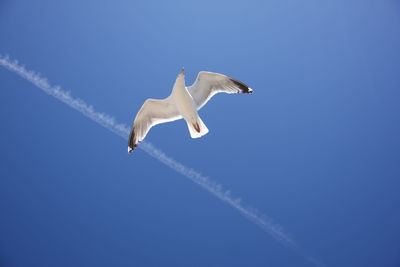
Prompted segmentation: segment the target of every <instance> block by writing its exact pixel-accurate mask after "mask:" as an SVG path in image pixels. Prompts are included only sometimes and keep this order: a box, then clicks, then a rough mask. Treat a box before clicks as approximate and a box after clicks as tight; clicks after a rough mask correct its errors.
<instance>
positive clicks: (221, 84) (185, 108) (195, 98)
mask: <svg viewBox="0 0 400 267" xmlns="http://www.w3.org/2000/svg"><path fill="white" fill-rule="evenodd" d="M252 92H253V90H252V89H251V88H250V87H248V86H247V85H246V84H244V83H242V82H240V81H238V80H235V79H233V78H230V77H228V76H225V75H223V74H219V73H214V72H207V71H201V72H199V74H198V75H197V79H196V81H195V82H194V84H193V85H192V86H188V87H186V85H185V72H184V69H183V68H182V70H181V72H180V73H179V75H178V77H177V78H176V81H175V84H174V87H173V88H172V92H171V95H169V96H168V97H167V98H165V99H150V98H149V99H147V100H146V101H145V102H144V104H143V105H142V107H141V108H140V110H139V112H138V114H137V115H136V118H135V120H134V123H133V126H132V129H131V133H130V136H129V141H128V153H131V152H132V151H133V150H134V149H135V148H136V147H137V146H138V144H139V143H140V142H141V141H143V139H144V138H145V137H146V135H147V133H148V132H149V130H150V128H151V127H153V126H154V125H157V124H160V123H164V122H170V121H176V120H179V119H182V118H183V119H184V120H185V121H186V123H187V126H188V128H189V133H190V136H191V137H192V138H198V137H201V136H203V135H205V134H207V133H208V128H207V126H206V125H205V124H204V122H203V121H202V120H201V118H200V116H199V114H198V113H197V111H198V110H200V109H201V108H202V107H203V106H204V105H205V104H206V103H207V102H208V100H210V98H211V97H212V96H214V95H215V94H217V93H228V94H234V93H245V94H250V93H252Z"/></svg>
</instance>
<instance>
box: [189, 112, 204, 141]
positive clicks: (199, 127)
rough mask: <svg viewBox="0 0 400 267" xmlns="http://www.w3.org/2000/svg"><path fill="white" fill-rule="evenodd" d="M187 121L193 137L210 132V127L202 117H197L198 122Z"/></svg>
mask: <svg viewBox="0 0 400 267" xmlns="http://www.w3.org/2000/svg"><path fill="white" fill-rule="evenodd" d="M186 123H187V125H188V128H189V132H190V136H191V137H192V138H199V137H202V136H203V135H205V134H207V133H208V128H207V126H206V125H205V124H204V122H203V121H202V120H201V118H200V117H198V118H197V121H196V122H190V121H186Z"/></svg>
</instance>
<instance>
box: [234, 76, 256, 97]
mask: <svg viewBox="0 0 400 267" xmlns="http://www.w3.org/2000/svg"><path fill="white" fill-rule="evenodd" d="M230 79H231V81H232V82H233V83H234V84H235V85H236V86H237V87H239V89H240V91H241V93H244V94H251V93H253V90H252V89H251V88H250V87H249V86H248V85H247V84H245V83H242V82H241V81H238V80H235V79H233V78H230Z"/></svg>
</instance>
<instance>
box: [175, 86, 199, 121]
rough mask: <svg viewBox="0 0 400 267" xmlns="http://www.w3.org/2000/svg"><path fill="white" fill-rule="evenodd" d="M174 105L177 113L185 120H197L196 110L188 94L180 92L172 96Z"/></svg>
mask: <svg viewBox="0 0 400 267" xmlns="http://www.w3.org/2000/svg"><path fill="white" fill-rule="evenodd" d="M174 99H175V104H176V106H177V108H178V110H179V113H180V114H181V115H182V117H183V118H184V119H186V120H193V119H195V118H197V116H198V115H197V109H196V106H195V104H194V101H193V99H192V97H191V96H190V95H189V93H187V92H186V94H185V92H180V93H177V94H175V95H174Z"/></svg>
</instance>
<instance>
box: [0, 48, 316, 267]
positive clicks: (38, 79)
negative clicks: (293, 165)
mask: <svg viewBox="0 0 400 267" xmlns="http://www.w3.org/2000/svg"><path fill="white" fill-rule="evenodd" d="M0 65H1V66H3V67H4V68H6V69H8V70H10V71H12V72H14V73H16V74H18V75H19V76H21V77H22V78H24V79H25V80H27V81H29V82H30V83H32V84H34V85H35V86H36V87H38V88H39V89H41V90H43V91H44V92H45V93H47V94H49V95H51V96H52V97H54V98H56V99H58V100H60V101H61V102H63V103H65V104H67V105H68V106H69V107H71V108H73V109H75V110H77V111H78V112H80V113H82V114H83V115H85V116H86V117H88V118H90V119H91V120H93V121H95V122H97V123H98V124H100V125H101V126H103V127H104V128H106V129H108V130H110V131H111V132H113V133H115V134H117V135H119V136H120V137H122V138H124V139H125V140H127V139H128V137H129V132H130V129H129V128H128V127H127V126H126V125H125V124H122V123H118V122H117V121H116V120H115V119H114V118H113V117H111V116H110V115H108V114H105V113H100V112H97V111H96V110H95V109H94V108H93V107H92V106H91V105H89V104H87V103H86V102H85V101H83V100H82V99H79V98H74V97H72V96H71V94H70V93H69V92H67V91H64V90H63V89H61V87H60V86H53V85H51V84H50V83H49V82H48V80H47V79H45V78H43V77H42V76H41V75H40V74H39V73H36V72H33V71H31V70H27V69H25V67H24V66H23V65H20V64H19V63H18V61H16V60H10V59H9V57H8V56H2V55H0ZM139 148H141V149H143V150H144V151H145V152H147V153H148V154H149V155H150V156H152V157H154V158H155V159H157V160H158V161H160V162H162V163H164V164H165V165H167V166H168V167H170V168H171V169H173V170H175V171H176V172H178V173H180V174H182V175H183V176H184V177H186V178H188V179H190V180H191V181H192V182H194V183H196V184H197V185H199V186H201V187H202V188H203V189H205V190H206V191H208V192H209V193H211V194H212V195H213V196H215V197H217V198H219V199H220V200H222V201H223V202H225V203H227V204H228V205H230V206H231V207H233V208H234V209H236V210H237V211H239V213H240V214H241V215H243V216H244V217H246V218H247V219H249V220H250V221H251V222H253V223H255V224H256V225H258V226H259V227H261V229H262V230H264V231H265V232H266V233H268V234H269V235H271V236H272V237H273V238H274V239H275V240H277V241H278V242H280V243H281V244H283V245H284V246H287V247H289V248H292V249H293V250H294V251H295V252H297V253H299V254H301V255H302V256H303V257H305V258H306V260H308V261H309V262H311V263H313V264H314V265H316V266H323V265H322V264H321V263H319V262H317V261H316V260H315V259H314V258H312V257H310V256H308V255H307V254H306V253H304V251H303V250H302V249H300V248H299V247H298V246H297V245H296V244H295V242H294V240H293V239H292V238H291V237H290V236H289V235H288V234H287V233H285V232H284V231H283V229H282V227H281V226H280V225H277V224H274V223H272V221H271V220H270V219H269V218H267V217H266V216H265V215H263V214H260V213H259V212H258V211H257V210H256V209H254V208H252V207H250V206H247V205H244V204H243V203H242V202H241V200H240V199H235V198H234V197H232V196H231V194H230V191H229V190H227V191H224V189H223V188H222V186H221V185H220V184H218V183H216V182H214V181H212V180H210V179H209V178H208V177H206V176H203V175H202V174H200V173H199V172H197V171H195V170H193V169H191V168H188V167H186V166H184V165H183V164H181V163H179V162H178V161H176V160H174V159H173V158H171V157H169V156H167V155H166V154H164V153H163V152H162V151H161V150H159V149H158V148H156V147H155V146H154V145H152V144H151V143H150V142H146V141H143V142H142V143H141V144H140V146H139Z"/></svg>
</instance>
